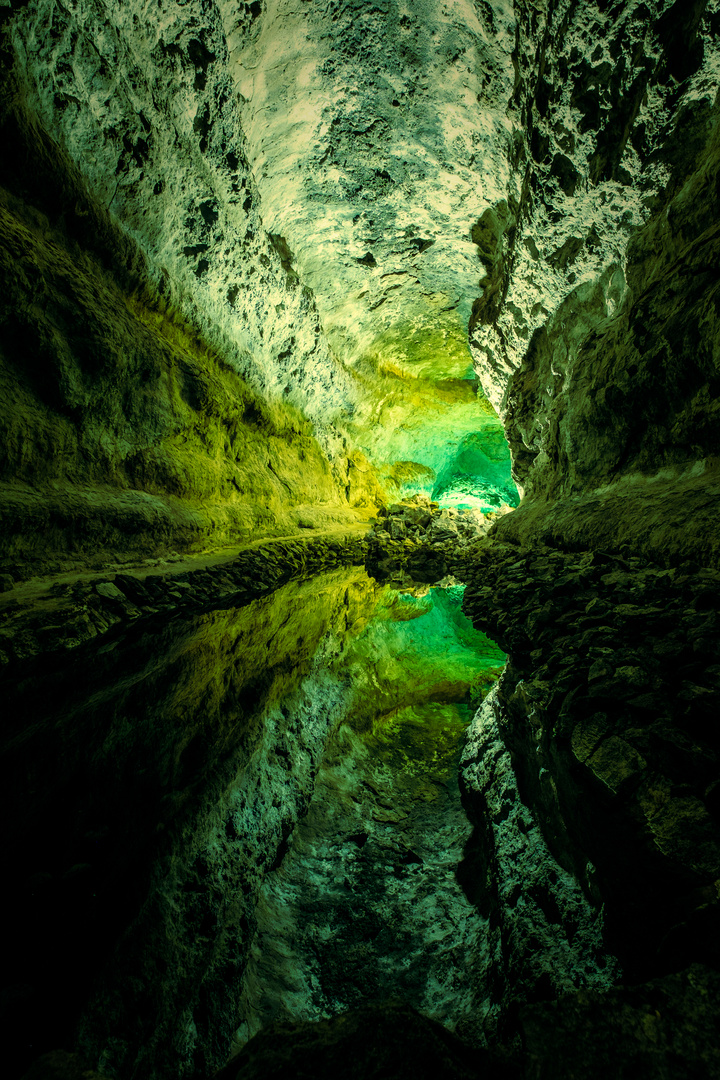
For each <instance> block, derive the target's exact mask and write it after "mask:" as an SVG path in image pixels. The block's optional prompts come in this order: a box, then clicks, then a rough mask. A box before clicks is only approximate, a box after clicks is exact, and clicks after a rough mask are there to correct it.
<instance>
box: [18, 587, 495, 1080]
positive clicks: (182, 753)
mask: <svg viewBox="0 0 720 1080" xmlns="http://www.w3.org/2000/svg"><path fill="white" fill-rule="evenodd" d="M461 598H462V590H461V589H460V588H458V587H454V588H449V589H441V588H432V589H430V588H427V587H425V588H423V589H422V590H420V591H418V592H414V593H410V592H404V593H402V592H398V591H397V590H396V589H393V588H392V587H390V586H388V585H380V584H378V583H377V582H376V581H374V580H373V579H372V578H369V577H368V576H367V575H366V573H365V572H364V570H362V569H359V568H355V567H352V568H345V569H342V570H336V571H333V572H331V573H326V574H323V575H320V576H319V577H316V578H313V579H312V580H308V581H304V582H291V583H289V584H288V585H286V586H284V587H283V588H281V589H279V590H278V591H277V592H275V593H274V594H272V595H269V596H265V597H263V598H261V599H259V600H256V601H253V602H252V603H249V604H246V605H245V606H243V607H240V608H229V609H228V608H224V609H220V610H217V611H210V612H204V613H202V614H199V615H195V616H185V615H182V616H180V615H179V616H176V617H175V618H173V619H170V620H168V619H167V617H165V618H161V617H159V616H158V617H155V618H154V619H149V620H143V621H142V622H138V623H137V624H136V625H135V626H134V627H133V628H132V629H131V630H130V631H128V632H127V633H126V634H125V636H123V637H118V638H116V639H115V640H112V641H106V642H105V643H104V644H101V645H99V646H97V645H93V646H88V647H84V648H82V649H78V650H76V653H75V654H72V655H70V656H69V657H67V656H66V657H63V658H62V660H59V661H58V662H57V664H52V663H49V664H48V663H47V662H46V663H45V664H44V665H43V668H42V670H40V669H39V667H38V666H36V667H33V665H28V666H27V667H26V669H25V670H24V672H23V676H22V677H21V678H20V679H19V680H18V681H17V682H16V683H14V684H13V685H12V686H7V687H6V700H7V703H8V704H9V705H10V709H11V714H12V717H13V721H12V724H11V728H12V731H11V734H10V738H9V740H8V741H7V742H6V745H5V753H4V760H5V765H4V772H5V779H4V797H5V799H6V807H5V812H6V814H8V815H11V816H12V817H13V820H15V821H16V822H18V821H19V823H20V824H19V829H18V830H16V831H15V832H14V833H13V837H12V840H11V841H10V842H9V843H8V844H7V845H6V850H5V857H6V859H9V860H11V864H12V865H13V867H14V868H15V870H16V878H17V881H18V882H19V889H18V891H17V894H16V897H15V906H16V911H15V912H14V920H15V922H14V925H15V926H17V927H18V938H17V941H18V944H17V947H16V948H15V949H14V950H13V949H11V964H10V966H11V968H12V975H13V979H14V982H13V985H17V986H18V987H20V988H21V989H19V990H18V992H17V994H16V999H15V1001H14V1005H13V1008H14V1010H15V1015H16V1019H17V1024H18V1030H19V1031H20V1032H21V1037H22V1038H23V1039H25V1040H27V1041H28V1044H29V1045H30V1044H31V1045H32V1048H33V1052H34V1053H36V1054H37V1053H40V1052H42V1051H43V1050H44V1049H46V1048H47V1047H54V1046H63V1045H65V1046H67V1045H70V1044H71V1042H72V1037H69V1036H68V1033H69V1032H72V1031H73V1029H74V1028H75V1027H76V1025H77V1023H78V1020H79V1029H78V1030H79V1033H80V1040H81V1045H82V1047H83V1048H84V1049H85V1050H86V1051H87V1052H88V1054H89V1055H90V1056H91V1057H92V1058H93V1059H94V1060H96V1061H97V1062H98V1063H99V1064H100V1067H101V1071H102V1069H105V1070H106V1071H107V1072H108V1073H109V1074H110V1075H116V1074H121V1075H128V1076H131V1075H132V1076H135V1075H137V1076H141V1075H158V1076H159V1075H165V1074H167V1075H168V1076H169V1075H174V1076H177V1075H179V1074H181V1073H182V1072H183V1071H187V1069H188V1062H192V1063H193V1068H197V1069H211V1068H214V1067H217V1065H218V1064H221V1063H222V1061H223V1060H224V1059H225V1058H226V1057H227V1054H228V1053H229V1052H230V1050H231V1049H232V1047H233V1045H234V1047H235V1048H237V1047H238V1046H239V1045H242V1044H243V1043H244V1041H246V1040H247V1038H248V1037H250V1036H251V1035H252V1034H253V1033H254V1032H255V1031H256V1030H258V1029H259V1028H260V1027H261V1026H263V1025H264V1024H265V1023H267V1022H268V1021H269V1020H270V1019H273V1018H276V1017H280V1018H294V1019H316V1018H319V1017H323V1016H329V1015H334V1014H336V1013H338V1012H340V1011H342V1010H344V1009H346V1008H347V1007H349V1006H352V1005H354V1004H358V1003H360V1002H361V1001H364V1000H368V999H377V998H378V996H381V997H383V996H384V997H395V998H401V999H403V1000H405V1001H408V1002H409V1003H410V1004H412V1005H414V1006H415V1007H417V1008H421V1009H422V1010H423V1011H424V1012H426V1013H427V1014H429V1015H432V1016H435V1017H436V1018H437V1019H439V1020H444V1021H446V1022H447V1023H449V1024H451V1025H452V1026H454V1027H457V1029H458V1031H459V1032H461V1033H462V1031H463V1025H464V1024H467V1025H471V1024H473V1023H476V1022H477V1008H478V1003H479V1000H480V998H481V997H482V988H481V987H479V986H477V985H476V981H477V978H476V976H475V974H474V971H475V970H476V969H477V967H478V965H477V960H478V958H479V956H480V954H481V953H482V939H483V934H484V926H483V924H482V920H481V919H480V916H479V915H478V914H477V912H476V911H475V910H474V909H473V908H472V906H471V905H470V904H469V903H468V901H467V900H466V898H465V896H464V894H463V892H462V889H461V888H460V887H459V885H458V883H457V880H456V874H455V871H456V868H457V866H458V864H459V863H460V862H461V860H462V854H463V848H464V846H465V844H466V842H467V840H468V837H469V835H470V832H471V827H470V824H469V822H468V820H467V818H466V816H465V814H464V811H463V808H462V803H461V796H460V791H459V788H458V780H457V764H458V760H459V756H460V752H461V748H462V743H463V738H464V734H465V730H466V727H467V724H468V723H469V720H470V718H471V717H472V715H473V712H474V711H475V708H476V706H477V704H478V702H479V701H480V700H481V698H482V696H483V694H484V692H485V690H486V689H487V687H488V686H489V685H491V684H492V682H493V681H494V680H495V678H496V677H497V675H498V673H499V671H500V668H501V666H502V664H503V662H504V655H503V654H502V653H501V652H500V651H499V650H498V649H497V647H496V646H494V645H493V644H492V643H491V642H490V641H488V639H487V638H485V636H484V635H483V634H481V633H479V632H477V631H475V630H474V629H473V628H472V626H471V625H470V623H469V622H468V620H467V619H465V617H464V616H463V615H462V613H461V611H460V603H461ZM20 943H22V944H20ZM470 957H474V958H475V959H474V961H473V964H472V965H471V963H470V959H469V958H470ZM480 966H482V965H480ZM471 967H472V970H471ZM39 1014H41V1015H44V1016H47V1018H48V1019H47V1022H46V1024H45V1025H44V1027H43V1030H42V1031H41V1032H38V1030H37V1022H36V1019H35V1018H36V1017H37V1016H38V1015H39ZM473 1018H474V1019H473ZM233 1033H234V1044H233V1043H231V1039H232V1038H233ZM467 1035H468V1036H469V1037H471V1035H472V1032H471V1031H469V1030H468V1032H467Z"/></svg>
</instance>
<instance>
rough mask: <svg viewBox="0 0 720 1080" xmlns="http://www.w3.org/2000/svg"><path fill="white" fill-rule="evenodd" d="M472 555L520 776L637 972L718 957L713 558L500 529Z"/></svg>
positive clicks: (564, 860)
mask: <svg viewBox="0 0 720 1080" xmlns="http://www.w3.org/2000/svg"><path fill="white" fill-rule="evenodd" d="M474 566H475V569H474V575H475V579H474V582H473V584H472V585H471V586H470V587H468V589H467V591H466V594H465V601H464V603H465V610H466V611H467V612H468V614H470V615H471V616H472V617H473V619H474V621H475V623H476V625H478V626H480V627H482V628H483V629H485V630H487V631H488V632H489V633H491V634H492V635H493V637H494V639H495V640H497V641H498V642H499V643H500V644H501V645H502V646H503V647H504V648H506V649H507V650H508V652H509V653H510V660H509V666H508V670H507V671H506V673H505V675H504V676H503V680H502V682H501V685H500V687H499V691H498V697H499V701H500V702H501V708H502V728H503V741H504V743H505V745H506V746H507V747H508V748H509V750H510V752H511V753H512V754H513V758H514V760H515V762H516V769H517V772H518V782H519V786H520V791H521V793H522V795H523V798H524V800H525V801H526V802H527V803H528V805H530V806H531V807H532V808H533V810H534V813H535V815H536V817H537V820H538V821H539V822H540V823H541V825H542V828H543V833H544V836H545V838H546V840H547V842H548V844H549V845H550V848H551V850H552V851H553V854H554V855H555V857H556V858H557V859H558V861H559V862H560V863H561V865H563V866H564V867H565V868H566V869H567V870H568V871H570V872H571V873H573V874H574V876H575V878H576V879H577V880H578V881H580V882H581V883H582V885H583V887H584V889H585V891H586V893H587V894H588V895H589V896H593V895H594V896H595V897H596V898H597V900H599V901H601V902H603V903H604V904H605V906H606V920H607V940H608V942H609V944H610V947H611V949H612V950H613V951H615V952H616V953H617V955H619V957H620V960H621V963H622V965H623V967H624V968H625V971H626V973H627V974H628V975H629V976H631V977H633V978H635V979H641V978H643V977H646V978H647V977H650V976H652V975H654V974H657V973H658V972H663V971H667V970H674V968H675V966H676V965H678V964H682V963H683V962H685V963H689V962H691V961H693V960H696V961H705V960H707V958H708V957H709V956H712V957H714V959H715V962H716V963H717V962H718V959H720V954H719V953H718V943H719V942H720V922H719V919H720V903H719V902H718V901H719V899H720V894H719V893H718V880H719V879H720V828H719V827H718V803H717V800H718V793H719V789H718V754H719V753H720V746H719V745H718V737H717V730H716V725H715V718H716V715H717V707H718V691H719V686H718V674H719V672H718V667H717V663H716V661H717V644H718V628H717V620H718V611H720V577H719V575H718V572H717V571H716V570H700V569H699V568H694V567H685V566H682V565H681V566H679V567H675V568H672V569H666V568H662V567H657V566H652V565H648V564H646V563H644V562H643V561H642V560H640V559H638V558H631V559H629V560H621V559H618V558H615V557H613V556H609V555H606V554H598V553H596V552H595V553H593V552H585V553H575V554H566V553H563V552H559V551H553V550H548V549H536V550H534V551H532V552H525V551H522V550H521V551H518V549H517V548H514V547H511V546H509V545H502V544H499V543H497V542H496V543H492V542H489V543H488V542H486V543H485V544H484V546H482V547H480V548H479V549H478V551H477V553H476V557H475V560H474ZM598 820H602V822H603V827H602V829H599V828H598V826H597V822H598Z"/></svg>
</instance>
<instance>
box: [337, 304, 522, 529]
mask: <svg viewBox="0 0 720 1080" xmlns="http://www.w3.org/2000/svg"><path fill="white" fill-rule="evenodd" d="M448 320H449V321H448ZM446 322H447V325H443V323H442V322H440V324H439V326H437V327H435V328H433V329H431V328H428V327H426V326H420V327H418V326H417V325H415V324H407V325H406V324H404V323H403V324H395V325H393V326H392V327H391V328H390V329H389V330H386V331H385V332H384V333H383V334H382V335H380V336H379V337H378V338H377V339H376V340H375V342H374V343H373V345H372V347H371V348H370V349H369V350H368V352H367V353H366V355H365V357H364V358H363V360H362V361H361V362H360V363H359V364H358V365H357V367H356V376H357V378H358V379H359V380H360V381H361V382H363V381H366V382H367V384H368V395H367V399H368V401H369V402H371V404H369V405H368V406H367V407H366V409H365V410H364V411H363V412H362V414H358V415H356V416H355V417H354V418H353V421H352V422H351V424H350V425H349V428H348V432H349V435H350V438H351V440H352V442H353V443H354V444H355V445H357V446H358V447H359V448H360V449H361V450H362V452H363V453H364V454H365V456H366V457H367V458H368V460H369V461H370V462H372V464H373V465H374V466H375V468H376V469H377V470H378V473H379V478H380V482H381V484H382V485H383V486H384V487H385V489H386V491H387V492H388V495H389V496H390V497H391V498H392V497H405V496H407V495H411V494H414V493H415V492H419V491H421V492H425V493H426V494H427V495H429V496H431V497H432V498H433V499H435V500H437V501H438V502H440V503H441V505H445V506H472V507H479V508H480V509H482V510H484V511H486V512H487V511H490V510H496V509H497V508H498V507H499V506H500V505H501V504H502V503H507V504H508V505H510V506H516V505H517V503H518V494H517V489H516V487H515V484H514V483H513V480H512V476H511V460H510V450H509V448H508V445H507V442H506V440H505V433H504V431H503V427H502V424H501V422H500V419H499V417H498V416H497V414H496V412H495V410H494V409H493V407H492V406H491V405H490V403H489V402H488V400H487V399H486V398H485V396H484V394H483V393H482V390H481V389H480V386H479V384H478V381H477V379H476V377H475V375H474V372H473V370H472V363H471V358H470V354H469V351H468V348H467V332H466V330H465V329H464V328H462V327H461V326H460V323H459V321H458V319H457V313H456V312H454V313H453V317H452V319H450V318H449V316H448V317H446ZM370 391H372V392H370Z"/></svg>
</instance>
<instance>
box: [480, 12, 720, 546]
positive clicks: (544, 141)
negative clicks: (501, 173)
mask: <svg viewBox="0 0 720 1080" xmlns="http://www.w3.org/2000/svg"><path fill="white" fill-rule="evenodd" d="M516 10H517V15H518V44H517V48H516V51H515V54H514V55H515V62H516V67H517V82H516V87H515V94H514V102H515V105H516V107H517V108H518V110H519V113H520V119H521V125H520V132H521V136H522V137H520V138H518V140H517V148H518V149H517V159H516V171H515V173H514V184H511V185H510V188H509V192H510V194H509V196H508V198H507V199H506V200H505V202H503V203H501V204H500V206H499V208H495V210H494V211H493V212H492V214H491V213H490V212H488V216H487V218H486V219H485V222H484V225H483V234H482V235H483V237H484V239H483V244H484V255H483V258H484V261H485V264H486V268H487V280H488V285H487V288H486V291H485V293H484V295H483V297H482V298H481V299H480V300H478V302H477V304H476V306H475V312H474V315H473V320H472V322H471V344H472V349H473V354H474V356H475V359H476V367H477V370H478V372H479V374H480V377H481V379H482V381H483V384H484V385H485V386H486V387H487V388H488V392H490V393H491V397H492V400H494V401H495V402H496V403H497V404H498V406H499V408H500V409H501V412H502V414H503V415H504V417H505V423H506V430H507V434H508V438H509V441H510V445H511V448H512V452H513V459H514V468H515V472H516V476H517V478H518V480H519V482H520V484H521V485H522V486H523V488H524V489H525V492H526V495H527V496H528V497H527V498H526V499H525V501H524V503H523V507H522V510H521V512H520V514H518V515H517V516H516V517H515V518H514V519H513V521H512V522H509V521H508V522H503V525H502V530H501V531H504V535H505V536H506V537H507V538H508V539H519V538H521V537H522V538H529V537H530V536H542V537H543V538H545V539H547V540H548V541H549V542H551V543H559V544H571V545H575V546H577V547H583V546H588V545H595V544H599V545H601V546H603V547H606V548H607V547H609V548H611V549H618V548H621V547H622V546H624V545H625V546H627V547H628V548H631V549H636V550H641V551H644V552H646V553H647V554H649V555H651V556H652V557H653V558H660V559H662V558H663V557H668V556H669V555H671V554H672V556H673V557H676V558H677V557H682V555H693V556H695V557H699V558H700V559H701V560H702V561H707V560H708V559H709V560H710V561H712V562H716V560H717V546H716V530H715V529H714V526H713V510H712V506H713V505H714V503H715V500H716V499H717V495H718V487H717V476H716V462H715V459H716V457H717V446H716V439H715V426H714V424H713V421H712V419H711V417H712V416H714V410H715V407H716V406H715V404H714V402H715V398H716V396H717V386H716V382H717V348H718V345H717V342H718V326H717V316H716V312H715V308H716V302H717V285H716V282H715V275H714V271H713V268H714V265H715V263H716V262H717V258H718V252H717V248H716V245H717V237H716V222H717V216H718V205H717V197H718V196H717V169H718V161H719V158H718V100H717V95H718V80H717V64H718V50H719V45H718V12H717V7H716V5H715V4H714V3H705V2H704V0H702V2H698V3H695V4H690V5H687V4H669V5H668V4H657V5H655V4H653V5H649V6H648V5H645V4H642V5H635V4H624V5H621V6H620V5H615V7H613V8H611V9H609V8H608V7H607V5H605V4H600V3H598V4H595V3H592V2H590V3H584V4H581V5H577V4H570V3H558V4H551V5H549V6H548V8H547V10H546V11H545V12H543V13H542V14H540V13H539V12H537V11H536V10H535V9H534V8H531V7H528V8H527V9H525V8H524V7H523V5H518V6H517V9H516ZM505 207H506V208H507V209H504V208H505ZM491 387H494V388H495V389H494V391H491V389H490V388H491ZM493 395H494V396H493Z"/></svg>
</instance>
